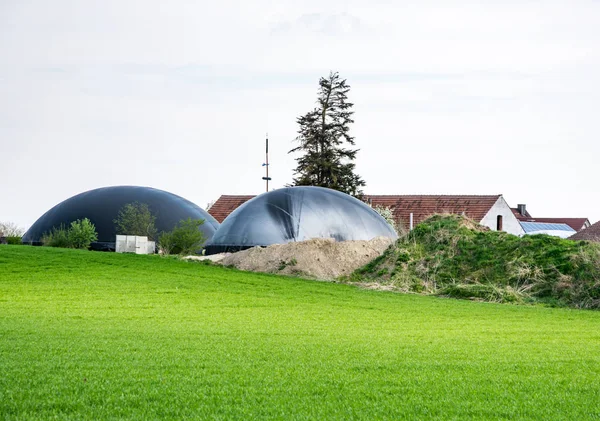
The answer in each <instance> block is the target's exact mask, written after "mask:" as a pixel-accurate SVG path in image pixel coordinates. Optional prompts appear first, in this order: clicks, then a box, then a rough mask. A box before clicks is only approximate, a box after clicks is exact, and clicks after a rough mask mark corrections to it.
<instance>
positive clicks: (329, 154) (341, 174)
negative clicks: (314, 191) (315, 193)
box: [289, 72, 365, 197]
mask: <svg viewBox="0 0 600 421" xmlns="http://www.w3.org/2000/svg"><path fill="white" fill-rule="evenodd" d="M349 91H350V86H349V85H348V84H347V83H346V80H345V79H341V78H340V76H339V74H338V73H337V72H331V73H330V74H329V77H327V78H321V79H320V80H319V92H318V100H317V107H316V108H315V109H314V110H312V111H309V112H308V113H306V114H305V115H303V116H301V117H299V118H298V120H297V122H298V124H299V126H300V128H299V130H298V137H296V141H297V142H298V143H299V145H298V146H297V147H295V148H294V149H292V150H291V151H290V152H289V153H292V152H302V153H303V155H302V156H300V157H299V158H297V159H296V161H297V162H298V166H297V167H296V171H295V175H296V177H295V178H294V182H293V183H292V185H294V186H320V187H328V188H330V189H334V190H339V191H342V192H344V193H348V194H350V195H352V196H356V197H360V196H362V190H361V187H364V186H365V182H364V181H363V179H362V178H361V177H360V176H359V175H357V174H355V173H354V168H355V164H354V163H353V162H352V161H353V160H354V159H355V158H356V153H357V152H358V149H351V148H349V147H347V146H346V145H349V146H354V137H352V136H350V124H352V123H354V120H352V115H353V114H354V112H353V111H352V106H353V105H354V104H352V103H351V102H348V92H349Z"/></svg>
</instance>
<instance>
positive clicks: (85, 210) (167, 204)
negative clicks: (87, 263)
mask: <svg viewBox="0 0 600 421" xmlns="http://www.w3.org/2000/svg"><path fill="white" fill-rule="evenodd" d="M132 202H139V203H145V204H147V205H148V207H149V208H150V211H151V212H152V214H153V215H155V216H156V229H157V230H158V232H159V233H160V232H161V231H170V230H172V229H173V228H174V227H175V225H176V224H177V223H178V222H179V221H180V220H182V219H187V218H192V219H204V221H205V222H204V224H203V225H202V226H201V227H200V229H201V231H202V232H203V233H204V235H206V237H207V238H208V239H210V238H211V237H212V236H213V234H214V233H215V231H216V230H217V228H218V227H219V223H218V222H217V221H216V219H214V218H213V217H212V216H211V215H209V214H208V212H206V211H205V210H204V209H202V208H200V207H198V206H197V205H195V204H194V203H192V202H190V201H189V200H186V199H184V198H182V197H179V196H177V195H174V194H172V193H169V192H166V191H163V190H158V189H153V188H150V187H136V186H115V187H104V188H100V189H95V190H90V191H87V192H85V193H81V194H78V195H77V196H73V197H71V198H70V199H67V200H65V201H64V202H61V203H59V204H58V205H56V206H54V207H53V208H52V209H50V210H49V211H48V212H46V213H45V214H44V215H42V216H41V217H40V218H39V219H38V220H37V221H36V222H35V223H34V224H33V225H32V226H31V228H29V230H28V231H27V232H26V233H25V235H24V236H23V242H24V243H29V242H33V243H38V242H39V241H41V238H42V236H43V235H44V233H46V232H49V231H50V230H51V229H52V228H53V227H59V226H60V225H61V224H64V226H65V227H68V226H69V225H70V223H71V222H72V221H75V220H77V219H83V218H88V219H89V220H90V221H91V222H92V223H93V224H94V225H95V226H96V231H97V232H98V241H97V243H94V244H93V245H92V248H96V249H114V243H115V235H116V234H117V233H116V227H115V223H114V222H113V221H114V220H115V219H116V218H117V215H118V213H119V210H121V208H122V207H123V206H124V205H126V204H127V203H132ZM125 234H126V233H125Z"/></svg>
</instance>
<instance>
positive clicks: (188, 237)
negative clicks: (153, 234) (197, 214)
mask: <svg viewBox="0 0 600 421" xmlns="http://www.w3.org/2000/svg"><path fill="white" fill-rule="evenodd" d="M202 224H204V219H192V218H188V219H182V220H181V221H179V223H178V224H177V226H175V228H173V231H169V232H162V233H161V235H160V239H159V240H158V246H159V247H160V248H161V249H162V250H163V254H171V253H175V254H196V253H198V252H199V251H200V250H201V249H202V246H203V245H204V243H205V242H206V236H205V235H204V233H203V232H202V231H200V227H201V226H202Z"/></svg>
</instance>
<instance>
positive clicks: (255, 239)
mask: <svg viewBox="0 0 600 421" xmlns="http://www.w3.org/2000/svg"><path fill="white" fill-rule="evenodd" d="M380 236H383V237H390V238H393V239H396V238H398V236H397V235H396V232H395V231H394V229H393V228H392V227H391V226H390V225H389V224H388V223H387V222H386V221H385V219H383V217H381V215H379V214H378V213H377V212H375V211H374V210H373V209H371V208H370V207H369V206H367V205H366V204H365V203H363V202H361V201H360V200H358V199H355V198H354V197H352V196H349V195H347V194H345V193H341V192H339V191H336V190H331V189H326V188H323V187H288V188H283V189H278V190H273V191H270V192H268V193H263V194H261V195H260V196H257V197H255V198H254V199H252V200H249V201H248V202H246V203H244V204H243V205H241V206H240V207H239V208H237V209H236V210H235V211H233V212H232V213H231V214H230V215H229V216H228V217H227V218H226V219H225V220H224V221H223V223H222V224H221V226H220V227H219V229H218V230H217V232H215V235H214V236H213V238H212V240H210V241H209V242H208V243H207V245H206V254H215V253H223V252H227V251H239V250H244V249H247V248H250V247H254V246H268V245H271V244H284V243H289V242H293V241H304V240H309V239H311V238H334V239H335V240H336V241H348V240H371V239H373V238H375V237H380Z"/></svg>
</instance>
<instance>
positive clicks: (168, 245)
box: [158, 231, 175, 256]
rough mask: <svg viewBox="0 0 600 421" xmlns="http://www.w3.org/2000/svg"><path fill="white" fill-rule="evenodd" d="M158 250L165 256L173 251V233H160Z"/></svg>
mask: <svg viewBox="0 0 600 421" xmlns="http://www.w3.org/2000/svg"><path fill="white" fill-rule="evenodd" d="M158 248H159V250H160V252H161V253H162V254H164V255H166V256H168V255H169V254H171V253H172V252H173V250H174V249H175V238H174V237H173V232H172V231H169V232H164V231H163V232H161V233H160V235H159V237H158Z"/></svg>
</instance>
